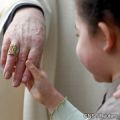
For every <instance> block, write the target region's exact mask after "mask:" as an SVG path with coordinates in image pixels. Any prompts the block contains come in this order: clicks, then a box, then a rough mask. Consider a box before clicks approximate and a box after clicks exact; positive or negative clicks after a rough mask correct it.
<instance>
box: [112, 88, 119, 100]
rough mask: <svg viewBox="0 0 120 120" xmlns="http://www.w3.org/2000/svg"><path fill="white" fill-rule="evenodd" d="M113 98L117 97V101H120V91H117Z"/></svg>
mask: <svg viewBox="0 0 120 120" xmlns="http://www.w3.org/2000/svg"><path fill="white" fill-rule="evenodd" d="M113 97H115V98H116V99H120V90H117V91H116V92H115V93H114V94H113Z"/></svg>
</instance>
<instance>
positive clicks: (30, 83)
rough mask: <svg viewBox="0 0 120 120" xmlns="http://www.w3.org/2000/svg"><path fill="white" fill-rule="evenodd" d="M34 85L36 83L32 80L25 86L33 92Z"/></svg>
mask: <svg viewBox="0 0 120 120" xmlns="http://www.w3.org/2000/svg"><path fill="white" fill-rule="evenodd" d="M33 84H34V81H33V80H30V81H28V82H27V83H25V86H26V87H27V88H28V90H29V91H31V89H32V87H33Z"/></svg>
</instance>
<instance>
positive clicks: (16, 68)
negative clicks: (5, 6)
mask: <svg viewBox="0 0 120 120" xmlns="http://www.w3.org/2000/svg"><path fill="white" fill-rule="evenodd" d="M44 21H45V20H44V16H43V14H42V12H41V11H40V10H38V9H36V8H32V7H31V8H23V9H20V10H19V11H17V13H16V14H15V16H14V18H13V21H12V23H11V24H10V25H9V27H8V29H7V31H6V33H5V35H4V39H3V44H2V52H1V62H2V65H3V67H4V76H5V78H6V79H10V78H11V76H12V74H13V72H14V78H13V82H12V83H13V86H14V87H17V86H19V85H20V84H21V82H22V81H23V82H25V83H26V82H27V81H28V80H32V76H31V74H30V72H29V71H28V69H27V68H26V67H25V62H26V60H30V61H31V62H32V63H33V64H34V65H36V66H37V67H39V64H40V60H41V56H42V51H43V44H44V40H45V23H44ZM10 45H16V46H17V48H19V54H18V55H17V56H14V55H9V54H8V50H9V47H10Z"/></svg>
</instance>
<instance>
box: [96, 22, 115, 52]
mask: <svg viewBox="0 0 120 120" xmlns="http://www.w3.org/2000/svg"><path fill="white" fill-rule="evenodd" d="M98 27H99V29H100V31H101V32H102V34H103V35H104V38H105V46H104V48H103V50H104V51H106V52H111V51H112V50H113V49H114V47H115V42H116V34H115V31H114V29H113V28H112V26H110V25H109V24H107V23H105V22H99V23H98Z"/></svg>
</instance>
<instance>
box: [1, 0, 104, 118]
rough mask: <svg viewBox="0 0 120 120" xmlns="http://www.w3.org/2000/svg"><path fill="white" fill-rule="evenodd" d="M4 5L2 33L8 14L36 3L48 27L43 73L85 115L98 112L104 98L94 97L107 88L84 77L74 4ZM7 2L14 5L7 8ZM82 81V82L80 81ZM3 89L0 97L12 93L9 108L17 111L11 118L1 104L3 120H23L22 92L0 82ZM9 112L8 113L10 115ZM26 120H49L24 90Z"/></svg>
mask: <svg viewBox="0 0 120 120" xmlns="http://www.w3.org/2000/svg"><path fill="white" fill-rule="evenodd" d="M1 1H5V3H6V4H5V7H4V8H3V10H2V11H4V12H2V11H0V12H2V13H0V14H1V15H0V30H1V29H2V26H3V24H4V23H5V21H6V19H7V17H8V15H9V13H10V12H11V10H12V9H13V8H14V7H15V6H16V5H17V4H19V3H24V2H25V3H33V4H37V5H39V6H41V7H42V8H43V10H44V12H45V17H46V25H47V41H46V45H45V50H44V56H43V62H42V64H43V69H44V70H45V71H46V72H47V74H48V76H49V79H50V80H51V81H52V82H53V84H55V85H56V87H57V88H58V90H60V91H61V92H62V93H63V94H64V95H65V96H68V97H69V98H70V99H71V101H72V103H73V104H75V105H76V106H77V107H78V108H81V110H82V111H83V112H89V113H90V112H93V111H95V110H96V108H97V106H98V104H99V102H100V103H101V100H102V97H101V99H99V98H96V97H91V96H92V95H93V96H98V95H99V96H102V95H103V92H102V93H101V92H98V90H101V91H104V86H103V87H99V85H98V84H97V83H95V82H94V81H90V80H86V79H91V77H90V76H89V73H85V72H86V70H85V69H84V68H83V67H82V65H80V64H79V62H78V61H77V59H76V55H75V46H76V41H75V40H76V38H75V31H74V24H75V23H74V12H73V2H72V0H0V4H1V3H2V2H1ZM6 1H7V2H6ZM8 1H9V2H12V3H11V4H7V3H8ZM6 5H7V7H6ZM8 6H9V7H8ZM79 66H80V67H79ZM79 79H81V80H80V81H79ZM0 85H2V87H0V88H1V91H0V95H3V96H2V98H3V97H5V96H6V95H7V94H8V92H10V93H13V95H11V96H9V97H8V99H9V98H11V97H12V100H10V99H9V100H8V101H11V102H10V103H9V104H8V105H9V108H11V107H12V106H14V109H13V110H11V112H10V114H9V111H10V109H7V107H4V106H5V105H4V100H2V102H0V106H2V104H3V108H5V110H4V112H3V110H2V109H0V120H8V119H9V120H22V114H21V113H22V108H20V106H22V103H23V101H22V96H23V88H19V91H18V95H17V92H16V90H14V91H13V89H12V90H11V86H10V84H7V85H6V82H5V81H2V82H1V81H0ZM88 86H90V87H88ZM98 87H99V88H98ZM3 88H4V89H3ZM14 92H15V94H14ZM83 93H84V94H83ZM5 94H6V95H5ZM78 96H79V97H78ZM16 98H17V100H16ZM6 101H7V99H6ZM11 103H12V104H13V105H11ZM17 103H19V104H17ZM88 103H89V104H90V105H88ZM83 105H84V106H83ZM16 106H17V107H16ZM19 109H20V110H19ZM6 111H7V112H8V113H7V115H6V113H5V112H6ZM15 113H16V114H15ZM1 116H2V119H1ZM7 116H8V117H7ZM23 120H48V116H47V111H46V109H45V108H44V107H43V106H42V105H39V104H38V103H37V102H36V101H34V100H33V98H32V97H31V95H30V94H29V93H28V91H27V90H25V97H24V109H23Z"/></svg>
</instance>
